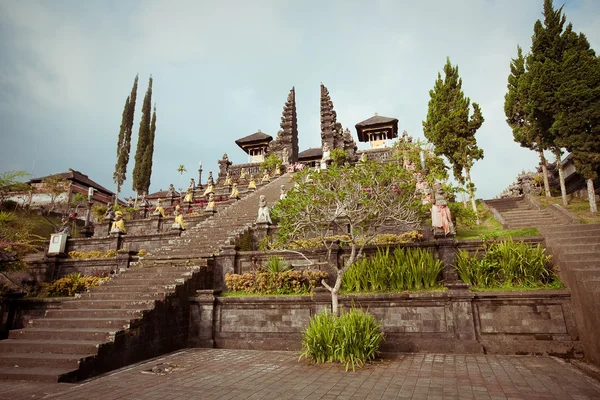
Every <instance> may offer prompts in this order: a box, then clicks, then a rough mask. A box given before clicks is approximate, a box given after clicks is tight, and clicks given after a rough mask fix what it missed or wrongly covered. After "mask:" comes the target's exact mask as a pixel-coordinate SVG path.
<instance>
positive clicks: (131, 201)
mask: <svg viewBox="0 0 600 400" xmlns="http://www.w3.org/2000/svg"><path fill="white" fill-rule="evenodd" d="M134 205H135V202H134V201H133V197H128V198H127V207H133V206H134Z"/></svg>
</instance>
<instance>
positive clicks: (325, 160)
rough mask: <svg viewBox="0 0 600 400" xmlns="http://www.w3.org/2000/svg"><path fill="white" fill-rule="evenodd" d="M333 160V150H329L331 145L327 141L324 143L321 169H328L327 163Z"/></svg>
mask: <svg viewBox="0 0 600 400" xmlns="http://www.w3.org/2000/svg"><path fill="white" fill-rule="evenodd" d="M329 160H331V150H329V145H328V144H327V143H323V157H321V169H327V163H328V162H329Z"/></svg>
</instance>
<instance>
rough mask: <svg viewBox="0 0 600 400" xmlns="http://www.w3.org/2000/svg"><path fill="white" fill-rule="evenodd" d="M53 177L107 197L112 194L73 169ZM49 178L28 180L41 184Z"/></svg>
mask: <svg viewBox="0 0 600 400" xmlns="http://www.w3.org/2000/svg"><path fill="white" fill-rule="evenodd" d="M55 175H60V177H61V178H62V179H65V180H68V181H72V182H77V183H80V184H82V185H84V186H87V187H93V188H94V189H96V190H98V191H100V192H103V193H105V194H107V195H110V196H112V195H113V194H114V193H113V192H111V191H110V190H108V189H107V188H105V187H104V186H101V185H100V184H98V183H96V182H94V181H93V180H91V179H90V178H88V176H87V175H85V174H82V173H81V172H79V171H76V170H74V169H71V168H69V171H68V172H61V173H59V174H55ZM51 176H54V175H48V176H42V177H40V178H32V179H30V180H29V183H30V184H32V183H41V182H42V181H43V180H44V179H47V178H50V177H51Z"/></svg>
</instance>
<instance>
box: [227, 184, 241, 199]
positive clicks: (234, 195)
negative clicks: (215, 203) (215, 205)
mask: <svg viewBox="0 0 600 400" xmlns="http://www.w3.org/2000/svg"><path fill="white" fill-rule="evenodd" d="M237 186H238V185H237V183H234V184H233V186H232V187H231V194H230V195H229V198H230V199H239V198H240V191H239V190H238V187H237Z"/></svg>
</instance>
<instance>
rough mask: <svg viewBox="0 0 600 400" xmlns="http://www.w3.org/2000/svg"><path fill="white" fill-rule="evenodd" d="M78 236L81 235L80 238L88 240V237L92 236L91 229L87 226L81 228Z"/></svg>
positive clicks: (92, 231)
mask: <svg viewBox="0 0 600 400" xmlns="http://www.w3.org/2000/svg"><path fill="white" fill-rule="evenodd" d="M79 234H80V235H81V237H85V238H90V237H92V236H94V230H93V229H92V227H91V226H90V225H87V226H84V227H83V228H81V230H80V231H79Z"/></svg>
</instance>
